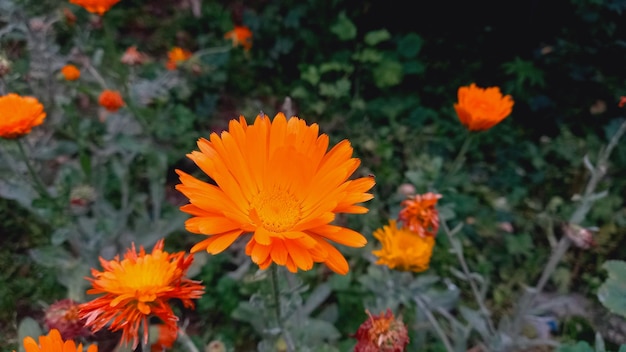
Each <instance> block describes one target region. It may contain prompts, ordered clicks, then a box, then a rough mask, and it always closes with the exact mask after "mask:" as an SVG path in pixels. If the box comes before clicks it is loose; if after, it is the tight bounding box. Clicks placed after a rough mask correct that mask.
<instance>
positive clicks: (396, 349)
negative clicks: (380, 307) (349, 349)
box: [354, 309, 409, 352]
mask: <svg viewBox="0 0 626 352" xmlns="http://www.w3.org/2000/svg"><path fill="white" fill-rule="evenodd" d="M366 313H367V315H368V319H367V320H366V321H365V322H363V324H361V326H359V329H358V330H357V332H356V334H354V338H356V339H357V344H356V346H354V352H403V351H404V350H405V348H406V345H408V344H409V333H408V330H407V328H406V325H404V323H403V322H402V320H400V319H396V318H395V317H394V316H393V313H392V312H391V310H390V309H387V312H386V313H380V315H378V316H372V314H371V313H370V312H369V311H366Z"/></svg>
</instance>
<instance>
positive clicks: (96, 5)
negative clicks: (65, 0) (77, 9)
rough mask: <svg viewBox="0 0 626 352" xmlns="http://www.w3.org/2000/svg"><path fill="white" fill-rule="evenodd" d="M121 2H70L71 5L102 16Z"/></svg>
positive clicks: (99, 0)
mask: <svg viewBox="0 0 626 352" xmlns="http://www.w3.org/2000/svg"><path fill="white" fill-rule="evenodd" d="M118 2H120V0H70V3H72V4H75V5H78V6H81V7H83V8H84V9H85V10H87V11H89V12H92V13H97V14H98V15H100V16H102V15H104V13H105V12H107V11H109V10H110V9H111V7H113V5H115V4H117V3H118Z"/></svg>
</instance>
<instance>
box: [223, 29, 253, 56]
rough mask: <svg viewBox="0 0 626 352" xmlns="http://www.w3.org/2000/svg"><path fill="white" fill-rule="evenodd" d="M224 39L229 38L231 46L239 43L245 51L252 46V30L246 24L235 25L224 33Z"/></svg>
mask: <svg viewBox="0 0 626 352" xmlns="http://www.w3.org/2000/svg"><path fill="white" fill-rule="evenodd" d="M224 39H230V40H231V41H232V42H233V47H236V46H238V45H241V46H242V47H243V48H244V50H246V51H249V50H250V49H251V48H252V31H251V30H250V28H248V27H246V26H235V28H233V30H231V31H228V32H226V34H224Z"/></svg>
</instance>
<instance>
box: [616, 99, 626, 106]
mask: <svg viewBox="0 0 626 352" xmlns="http://www.w3.org/2000/svg"><path fill="white" fill-rule="evenodd" d="M625 105H626V97H619V103H618V104H617V106H619V107H620V108H623V107H624V106H625Z"/></svg>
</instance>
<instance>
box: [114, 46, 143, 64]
mask: <svg viewBox="0 0 626 352" xmlns="http://www.w3.org/2000/svg"><path fill="white" fill-rule="evenodd" d="M146 61H148V56H147V55H146V54H144V53H142V52H140V51H139V50H137V47H136V46H134V45H133V46H129V47H128V48H127V49H126V51H125V52H124V55H122V58H121V59H120V62H121V63H123V64H126V65H131V66H132V65H141V64H143V63H145V62H146Z"/></svg>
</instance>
